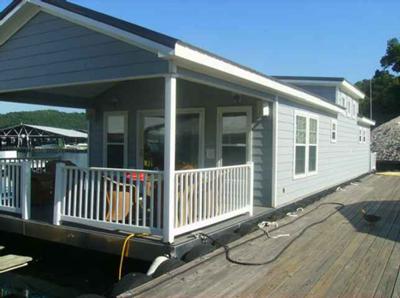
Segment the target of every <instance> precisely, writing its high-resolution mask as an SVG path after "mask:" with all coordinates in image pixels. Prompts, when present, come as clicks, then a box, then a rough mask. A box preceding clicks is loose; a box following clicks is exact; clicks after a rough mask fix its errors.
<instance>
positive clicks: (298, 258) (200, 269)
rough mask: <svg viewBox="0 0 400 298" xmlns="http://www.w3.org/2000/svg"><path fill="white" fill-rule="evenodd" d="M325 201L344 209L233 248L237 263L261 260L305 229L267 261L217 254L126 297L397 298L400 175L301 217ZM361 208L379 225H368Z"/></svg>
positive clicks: (354, 189)
mask: <svg viewBox="0 0 400 298" xmlns="http://www.w3.org/2000/svg"><path fill="white" fill-rule="evenodd" d="M322 202H340V203H343V204H345V207H344V208H342V209H340V210H337V209H335V208H337V207H335V206H333V205H326V206H321V207H320V208H319V209H318V210H316V211H314V212H311V213H309V214H308V215H307V216H304V217H302V218H300V219H298V220H296V221H295V222H293V223H290V222H291V221H293V218H288V217H286V218H285V219H283V220H281V221H280V226H281V228H279V229H278V230H275V231H274V232H272V234H277V233H289V234H290V237H287V238H279V239H266V237H265V236H263V235H262V234H261V232H260V231H256V232H254V233H252V234H250V235H247V236H245V237H243V238H242V239H240V240H238V241H237V242H235V243H232V244H231V245H230V246H231V247H233V248H232V253H231V256H232V257H233V258H234V259H237V260H240V261H247V262H262V261H265V260H269V259H271V258H273V257H274V256H275V255H276V254H278V253H279V251H280V250H281V249H282V248H283V247H284V246H285V245H286V244H287V243H288V242H289V241H291V239H292V238H294V237H296V236H297V235H299V234H300V233H301V232H302V231H304V230H305V231H304V232H303V233H302V235H301V236H300V237H299V238H298V239H297V240H296V241H294V242H293V244H292V245H291V246H290V247H289V248H288V249H287V250H286V251H285V252H284V253H283V254H282V255H281V256H280V257H279V258H278V259H277V260H276V261H274V262H272V263H270V264H267V265H263V266H243V265H236V264H233V263H230V262H228V261H227V260H226V259H225V255H224V253H223V250H222V249H219V250H216V251H214V252H213V253H212V254H210V255H207V256H205V257H202V258H200V259H198V260H195V261H193V262H191V263H188V264H186V265H184V266H182V267H180V268H178V269H177V270H175V271H173V272H170V273H169V274H166V275H164V276H161V277H160V278H158V279H154V280H153V281H151V282H150V283H148V284H145V285H143V286H141V287H139V288H136V289H135V290H133V291H131V292H129V293H126V294H124V295H123V296H122V297H130V296H132V295H133V296H134V297H169V296H174V297H194V296H202V297H215V296H218V297H231V296H235V297H247V296H250V297H267V296H268V297H338V296H346V297H347V296H351V297H353V296H357V297H373V296H374V297H399V296H400V275H399V268H400V177H395V176H378V175H371V176H367V177H365V178H363V179H362V181H361V183H360V184H353V185H349V186H347V187H346V188H344V190H343V191H337V192H335V193H333V194H330V195H328V196H326V197H325V198H323V199H322V200H321V201H319V202H316V203H315V204H313V205H311V206H308V207H307V208H306V209H305V210H304V212H308V211H310V210H312V209H313V208H315V207H316V206H317V205H319V204H320V203H322ZM361 208H365V209H366V210H367V211H368V212H373V213H376V214H378V215H381V216H382V220H381V221H380V222H378V223H377V224H376V225H375V226H369V225H368V224H366V222H365V221H364V219H363V218H362V214H361V212H360V209H361ZM335 211H337V212H336V213H334V214H333V215H332V216H330V217H329V218H328V219H327V220H326V221H323V222H322V223H320V224H318V225H315V226H313V227H311V228H307V227H308V226H309V225H310V224H312V223H315V222H318V221H322V220H323V219H324V218H325V217H327V216H328V215H329V214H331V213H332V212H335ZM285 224H287V225H285Z"/></svg>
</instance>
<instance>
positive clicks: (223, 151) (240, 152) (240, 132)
mask: <svg viewBox="0 0 400 298" xmlns="http://www.w3.org/2000/svg"><path fill="white" fill-rule="evenodd" d="M250 132H251V108H250V107H221V108H218V143H219V144H218V145H219V146H218V160H219V164H220V165H221V166H230V165H238V164H245V163H246V162H247V161H249V160H250Z"/></svg>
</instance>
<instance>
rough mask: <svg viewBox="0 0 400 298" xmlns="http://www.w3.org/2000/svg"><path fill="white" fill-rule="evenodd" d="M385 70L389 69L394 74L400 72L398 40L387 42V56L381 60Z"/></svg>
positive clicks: (399, 46)
mask: <svg viewBox="0 0 400 298" xmlns="http://www.w3.org/2000/svg"><path fill="white" fill-rule="evenodd" d="M381 65H382V67H383V68H384V69H388V68H389V67H390V68H391V69H392V70H393V71H394V72H400V43H399V40H398V39H397V38H392V39H390V40H389V41H388V42H387V48H386V55H385V56H383V57H382V59H381Z"/></svg>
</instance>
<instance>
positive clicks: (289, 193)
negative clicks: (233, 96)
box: [277, 99, 370, 206]
mask: <svg viewBox="0 0 400 298" xmlns="http://www.w3.org/2000/svg"><path fill="white" fill-rule="evenodd" d="M296 109H297V110H301V111H304V112H311V113H314V114H317V116H318V117H319V135H318V136H319V141H318V173H317V174H316V175H313V176H309V177H305V178H299V179H294V178H293V168H294V133H295V132H294V113H295V110H296ZM332 119H337V121H338V140H337V143H331V140H330V127H331V120H332ZM278 129H279V134H278V135H279V141H278V154H277V155H278V173H277V198H278V199H277V205H278V206H279V205H283V204H287V203H289V202H292V201H295V200H298V199H301V198H303V197H306V196H308V195H311V194H313V193H316V192H318V191H321V190H324V189H327V188H329V187H332V186H335V185H337V184H340V183H342V182H345V181H348V180H350V179H352V178H355V177H357V176H359V175H362V174H364V173H367V172H368V171H369V153H370V151H369V136H368V138H367V142H366V143H365V144H360V143H359V142H358V135H359V127H358V125H357V123H356V120H354V119H351V118H347V117H346V116H343V115H339V116H338V117H337V118H336V116H334V115H329V114H325V113H321V112H318V111H315V110H312V109H309V108H305V107H302V106H300V105H298V104H294V103H292V102H290V101H287V100H285V99H280V102H279V120H278Z"/></svg>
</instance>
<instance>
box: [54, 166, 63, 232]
mask: <svg viewBox="0 0 400 298" xmlns="http://www.w3.org/2000/svg"><path fill="white" fill-rule="evenodd" d="M64 167H65V164H64V163H61V162H59V163H57V164H56V182H55V187H54V210H53V224H54V225H57V226H59V225H60V224H61V203H62V199H63V197H64V187H63V183H64V175H65V169H64Z"/></svg>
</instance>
